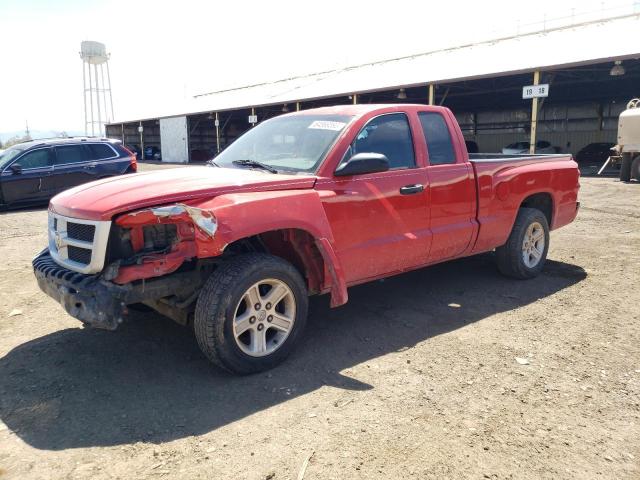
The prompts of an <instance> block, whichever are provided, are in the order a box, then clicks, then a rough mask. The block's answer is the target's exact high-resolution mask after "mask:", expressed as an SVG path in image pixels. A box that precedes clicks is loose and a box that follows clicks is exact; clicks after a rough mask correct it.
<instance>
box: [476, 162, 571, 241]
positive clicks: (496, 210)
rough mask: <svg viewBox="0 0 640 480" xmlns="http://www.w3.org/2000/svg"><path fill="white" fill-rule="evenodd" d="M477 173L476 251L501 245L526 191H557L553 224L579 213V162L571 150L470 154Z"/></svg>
mask: <svg viewBox="0 0 640 480" xmlns="http://www.w3.org/2000/svg"><path fill="white" fill-rule="evenodd" d="M469 160H470V162H471V165H472V166H473V170H474V172H475V175H476V188H477V195H478V203H477V219H478V223H479V232H478V240H477V242H476V245H475V247H474V252H475V253H479V252H482V251H486V250H490V249H492V248H493V247H494V246H495V245H501V244H502V243H504V242H505V241H506V238H507V236H508V234H509V232H510V231H511V226H512V225H513V222H514V221H515V215H516V213H517V211H518V206H519V205H520V203H521V202H522V200H523V197H524V196H525V192H529V191H532V190H534V191H535V190H537V191H541V192H549V193H551V192H554V193H555V195H554V197H555V198H556V199H560V202H559V203H557V204H554V205H553V211H552V215H551V221H550V222H549V223H550V225H549V226H550V227H551V229H556V228H559V227H561V226H563V225H566V224H567V223H569V222H571V221H572V220H573V219H574V218H575V215H576V207H575V206H576V202H577V198H576V192H577V190H576V184H577V182H578V180H579V178H578V173H577V172H578V171H577V169H576V164H575V162H573V161H572V160H573V159H572V157H571V155H570V154H550V155H530V154H527V155H524V154H523V155H504V154H494V153H488V154H487V153H476V154H469Z"/></svg>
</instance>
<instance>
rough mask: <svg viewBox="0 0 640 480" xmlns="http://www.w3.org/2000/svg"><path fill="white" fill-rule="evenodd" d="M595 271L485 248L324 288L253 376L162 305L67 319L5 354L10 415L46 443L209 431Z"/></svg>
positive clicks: (23, 434) (13, 426)
mask: <svg viewBox="0 0 640 480" xmlns="http://www.w3.org/2000/svg"><path fill="white" fill-rule="evenodd" d="M585 277H586V273H585V271H584V270H583V269H582V268H580V267H577V266H574V265H570V264H566V263H561V262H554V261H549V262H548V264H547V266H546V268H545V271H544V273H543V275H541V276H540V277H538V278H536V279H534V280H530V281H526V282H518V281H513V280H509V279H506V278H503V277H502V276H500V275H499V274H498V273H497V272H496V270H495V267H494V262H493V258H492V255H482V256H478V257H472V258H468V259H463V260H459V261H455V262H451V263H447V264H442V265H438V266H435V267H431V268H428V269H423V270H419V271H415V272H411V273H407V274H404V275H401V276H398V277H394V278H390V279H387V280H385V281H383V282H375V283H372V284H367V285H362V286H359V287H356V288H352V289H351V290H350V292H349V293H350V302H349V303H348V304H347V305H346V306H344V307H341V308H338V309H330V308H329V307H328V300H327V298H326V297H320V298H315V299H313V301H312V302H311V308H310V312H311V314H310V319H309V323H308V325H307V333H306V336H305V339H304V341H303V343H302V345H300V347H299V348H298V349H297V351H296V353H294V354H293V355H292V357H291V358H289V360H288V361H287V362H286V363H285V364H283V365H281V366H280V367H278V368H277V369H275V370H273V371H271V372H269V373H268V374H259V375H254V376H249V377H235V376H231V375H227V374H225V373H222V372H220V371H218V370H216V369H214V368H213V367H211V366H210V365H209V364H208V362H207V361H206V360H205V359H204V357H203V355H202V354H201V353H200V351H199V350H198V347H197V345H196V342H195V339H194V338H193V335H192V333H191V331H190V330H188V329H186V328H182V327H179V326H177V325H174V324H173V323H172V322H171V321H170V320H165V319H163V318H161V317H158V316H155V315H153V314H139V315H137V316H136V317H135V318H134V319H132V321H130V322H128V323H126V324H125V325H123V326H122V327H121V328H120V329H119V330H118V331H117V332H104V331H97V330H84V329H80V328H78V329H67V330H62V331H59V332H56V333H53V334H50V335H46V336H43V337H41V338H38V339H36V340H32V341H30V342H27V343H25V344H23V345H20V346H19V347H16V348H15V349H13V350H12V351H10V352H9V353H8V354H7V355H6V356H4V357H3V358H1V359H0V418H2V421H3V422H4V423H5V424H6V425H7V426H8V427H9V429H10V430H11V431H12V432H13V433H14V434H15V435H17V436H19V437H20V438H21V439H22V440H24V441H25V442H26V443H28V444H29V445H31V446H33V447H35V448H39V449H45V450H63V449H68V448H79V447H91V446H111V445H120V444H130V443H134V442H138V441H142V442H151V443H160V442H165V441H170V440H174V439H177V438H183V437H186V436H191V435H199V434H203V433H206V432H209V431H212V430H215V429H217V428H219V427H222V426H224V425H227V424H229V423H231V422H234V421H236V420H239V419H242V418H244V417H246V416H248V415H251V414H255V413H257V412H260V411H262V410H265V409H267V408H269V407H272V406H275V405H278V404H280V403H282V402H285V401H287V400H289V399H292V398H295V397H298V396H301V395H304V394H306V393H309V392H312V391H314V390H316V389H318V388H320V387H322V386H323V385H332V386H335V387H338V388H343V389H350V390H363V389H370V388H373V387H372V386H370V385H367V384H364V383H361V382H359V381H358V380H357V379H352V378H349V377H347V376H343V375H341V374H340V373H339V372H340V371H343V370H344V369H347V368H349V367H352V366H354V365H357V364H359V363H362V362H366V361H368V360H370V359H373V358H376V357H379V356H382V355H385V354H387V353H390V352H394V351H397V350H400V349H404V348H406V347H411V346H413V345H415V344H417V343H420V342H424V341H428V340H429V339H430V338H432V337H435V336H437V335H440V334H442V333H446V332H449V331H451V330H454V329H458V328H461V327H464V326H465V325H468V324H470V323H473V322H476V321H478V320H482V319H484V318H487V317H489V316H491V315H493V314H495V313H499V312H503V311H508V310H512V309H515V308H518V307H521V306H524V305H527V304H530V303H532V302H535V301H536V300H538V299H540V298H543V297H547V296H549V295H552V294H554V293H556V292H558V291H560V290H563V289H565V288H567V287H570V286H571V285H574V284H576V283H578V282H580V281H582V280H583V279H584V278H585ZM451 303H457V304H459V305H460V307H459V308H457V307H456V308H452V307H451V306H449V304H451ZM54 311H55V313H53V314H54V315H57V314H59V310H58V308H57V307H56V308H55V310H54Z"/></svg>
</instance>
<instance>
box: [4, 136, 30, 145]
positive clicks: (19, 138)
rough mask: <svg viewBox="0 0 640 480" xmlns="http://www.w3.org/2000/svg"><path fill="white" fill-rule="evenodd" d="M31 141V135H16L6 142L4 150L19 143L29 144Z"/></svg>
mask: <svg viewBox="0 0 640 480" xmlns="http://www.w3.org/2000/svg"><path fill="white" fill-rule="evenodd" d="M29 140H31V135H23V136H20V135H16V136H14V137H11V138H10V139H8V140H7V141H6V142H4V148H9V147H11V146H13V145H16V144H18V143H22V142H28V141H29Z"/></svg>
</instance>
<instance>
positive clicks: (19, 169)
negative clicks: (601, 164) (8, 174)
mask: <svg viewBox="0 0 640 480" xmlns="http://www.w3.org/2000/svg"><path fill="white" fill-rule="evenodd" d="M9 170H11V171H12V172H13V174H14V175H20V174H21V173H22V165H20V164H19V163H14V164H13V165H11V166H10V167H9Z"/></svg>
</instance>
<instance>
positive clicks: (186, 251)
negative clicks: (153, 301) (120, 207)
mask: <svg viewBox="0 0 640 480" xmlns="http://www.w3.org/2000/svg"><path fill="white" fill-rule="evenodd" d="M115 223H116V225H117V226H118V227H120V228H121V232H124V233H123V235H124V236H128V240H129V242H130V244H131V249H132V251H133V256H132V257H131V258H129V259H125V261H123V260H122V259H119V260H116V261H115V262H113V263H111V264H109V265H108V266H107V268H106V269H105V273H104V275H103V277H104V278H105V279H106V280H111V281H113V282H114V283H116V284H120V285H123V284H127V283H130V282H133V281H136V280H140V279H147V278H153V277H159V276H162V275H167V274H170V273H173V272H175V271H176V270H177V269H179V268H180V266H182V265H183V264H184V263H185V262H187V261H189V260H192V259H196V258H207V257H212V256H216V255H219V254H220V252H221V251H222V250H224V244H220V243H219V242H218V241H217V239H216V237H215V235H216V232H217V230H218V222H217V220H216V217H215V216H214V214H213V213H211V212H210V211H208V210H204V209H200V208H197V207H193V206H190V205H186V204H182V203H177V204H173V205H167V206H161V207H153V208H147V209H144V210H138V211H135V212H132V213H129V214H126V215H123V216H121V217H119V218H118V219H117V220H116V222H115ZM156 225H172V226H175V237H173V238H171V239H170V244H168V245H166V246H164V248H162V249H159V250H155V251H154V250H153V249H152V248H151V249H150V248H149V245H148V243H149V241H148V240H147V238H146V237H145V235H146V233H148V231H147V232H145V229H149V228H153V227H154V226H156ZM147 236H148V235H147Z"/></svg>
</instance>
